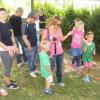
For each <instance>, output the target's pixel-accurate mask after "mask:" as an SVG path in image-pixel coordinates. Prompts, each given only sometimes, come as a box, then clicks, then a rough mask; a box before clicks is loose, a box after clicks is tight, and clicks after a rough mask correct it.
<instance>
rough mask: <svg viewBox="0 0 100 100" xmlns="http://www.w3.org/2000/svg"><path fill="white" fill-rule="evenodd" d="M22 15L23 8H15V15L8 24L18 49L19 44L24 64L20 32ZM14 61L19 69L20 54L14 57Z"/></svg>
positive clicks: (20, 63)
mask: <svg viewBox="0 0 100 100" xmlns="http://www.w3.org/2000/svg"><path fill="white" fill-rule="evenodd" d="M22 14H23V8H21V7H19V8H17V9H16V11H15V14H14V15H12V16H11V17H10V18H9V22H10V23H11V25H12V27H13V31H14V36H15V39H16V44H17V46H18V47H19V43H20V45H21V47H22V51H23V59H24V62H26V56H25V53H24V47H23V41H22V32H21V24H22V19H21V16H22ZM16 61H17V64H18V66H19V67H20V66H21V65H22V60H21V55H20V54H19V55H16Z"/></svg>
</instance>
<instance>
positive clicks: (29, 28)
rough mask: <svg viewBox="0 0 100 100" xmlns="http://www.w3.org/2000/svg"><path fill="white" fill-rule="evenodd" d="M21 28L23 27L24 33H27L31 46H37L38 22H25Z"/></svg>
mask: <svg viewBox="0 0 100 100" xmlns="http://www.w3.org/2000/svg"><path fill="white" fill-rule="evenodd" d="M21 29H22V35H27V39H28V40H29V41H30V44H31V46H32V47H34V46H37V32H36V24H35V23H33V24H29V23H24V24H22V28H21ZM25 47H26V45H25Z"/></svg>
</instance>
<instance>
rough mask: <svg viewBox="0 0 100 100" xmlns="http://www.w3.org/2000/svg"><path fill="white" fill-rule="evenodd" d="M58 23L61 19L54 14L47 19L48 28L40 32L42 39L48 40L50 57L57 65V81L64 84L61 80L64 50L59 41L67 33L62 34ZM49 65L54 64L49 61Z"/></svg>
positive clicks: (61, 84) (62, 39) (63, 38)
mask: <svg viewBox="0 0 100 100" xmlns="http://www.w3.org/2000/svg"><path fill="white" fill-rule="evenodd" d="M60 25H61V19H60V18H59V17H58V16H54V17H53V18H52V19H51V20H50V21H49V25H48V26H49V28H48V29H46V30H44V32H43V34H42V39H46V38H48V40H49V41H50V56H51V58H52V59H54V60H55V65H56V67H57V71H56V76H57V83H60V86H64V85H65V84H64V82H63V80H62V65H63V56H64V51H63V48H62V44H61V42H62V41H64V40H65V39H66V38H67V35H66V36H63V34H62V30H61V28H60ZM51 66H54V64H53V65H52V63H51Z"/></svg>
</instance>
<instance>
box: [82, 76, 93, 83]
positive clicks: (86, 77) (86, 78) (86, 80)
mask: <svg viewBox="0 0 100 100" xmlns="http://www.w3.org/2000/svg"><path fill="white" fill-rule="evenodd" d="M82 80H83V81H84V82H86V83H90V82H91V81H90V78H89V77H88V76H85V77H83V78H82Z"/></svg>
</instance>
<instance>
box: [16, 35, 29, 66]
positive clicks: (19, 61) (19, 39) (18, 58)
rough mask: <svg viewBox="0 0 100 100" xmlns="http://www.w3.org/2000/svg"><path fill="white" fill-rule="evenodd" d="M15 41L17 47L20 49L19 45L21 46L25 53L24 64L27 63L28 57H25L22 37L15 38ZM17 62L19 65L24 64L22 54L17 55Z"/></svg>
mask: <svg viewBox="0 0 100 100" xmlns="http://www.w3.org/2000/svg"><path fill="white" fill-rule="evenodd" d="M15 40H16V45H17V47H18V48H19V43H20V44H21V46H22V51H23V60H24V62H27V57H26V55H25V51H24V43H23V40H22V37H15ZM16 62H17V64H18V63H21V62H22V60H21V55H20V54H16Z"/></svg>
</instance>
